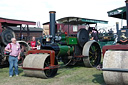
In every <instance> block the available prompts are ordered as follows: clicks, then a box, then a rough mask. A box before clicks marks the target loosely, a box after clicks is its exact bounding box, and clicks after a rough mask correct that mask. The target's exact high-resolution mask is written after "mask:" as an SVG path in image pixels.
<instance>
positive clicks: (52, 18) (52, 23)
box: [49, 11, 56, 43]
mask: <svg viewBox="0 0 128 85" xmlns="http://www.w3.org/2000/svg"><path fill="white" fill-rule="evenodd" d="M49 13H50V35H51V36H52V39H51V43H54V40H55V13H56V12H55V11H50V12H49Z"/></svg>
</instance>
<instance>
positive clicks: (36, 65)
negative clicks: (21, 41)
mask: <svg viewBox="0 0 128 85" xmlns="http://www.w3.org/2000/svg"><path fill="white" fill-rule="evenodd" d="M54 65H58V63H57V60H56V59H55V63H54ZM49 67H50V55H49V54H46V53H45V54H29V55H27V56H26V58H25V59H24V62H23V69H24V73H25V75H26V76H31V77H39V78H50V77H54V76H55V75H56V73H57V70H58V68H49Z"/></svg>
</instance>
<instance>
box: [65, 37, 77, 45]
mask: <svg viewBox="0 0 128 85" xmlns="http://www.w3.org/2000/svg"><path fill="white" fill-rule="evenodd" d="M66 42H67V44H68V45H76V44H77V38H76V37H67V38H66Z"/></svg>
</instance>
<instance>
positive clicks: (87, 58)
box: [82, 40, 101, 67]
mask: <svg viewBox="0 0 128 85" xmlns="http://www.w3.org/2000/svg"><path fill="white" fill-rule="evenodd" d="M82 55H83V56H84V57H83V62H84V65H85V66H86V67H96V66H97V65H99V64H100V61H101V49H100V46H99V44H98V43H97V42H96V41H95V40H92V41H88V42H87V43H85V45H84V47H83V51H82Z"/></svg>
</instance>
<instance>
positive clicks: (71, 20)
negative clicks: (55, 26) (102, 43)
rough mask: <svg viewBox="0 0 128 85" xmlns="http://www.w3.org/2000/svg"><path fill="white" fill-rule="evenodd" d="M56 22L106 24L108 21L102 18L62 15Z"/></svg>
mask: <svg viewBox="0 0 128 85" xmlns="http://www.w3.org/2000/svg"><path fill="white" fill-rule="evenodd" d="M57 22H58V23H64V24H73V25H77V24H97V23H101V24H108V21H104V20H96V19H88V18H80V17H64V18H61V19H58V20H57Z"/></svg>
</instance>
